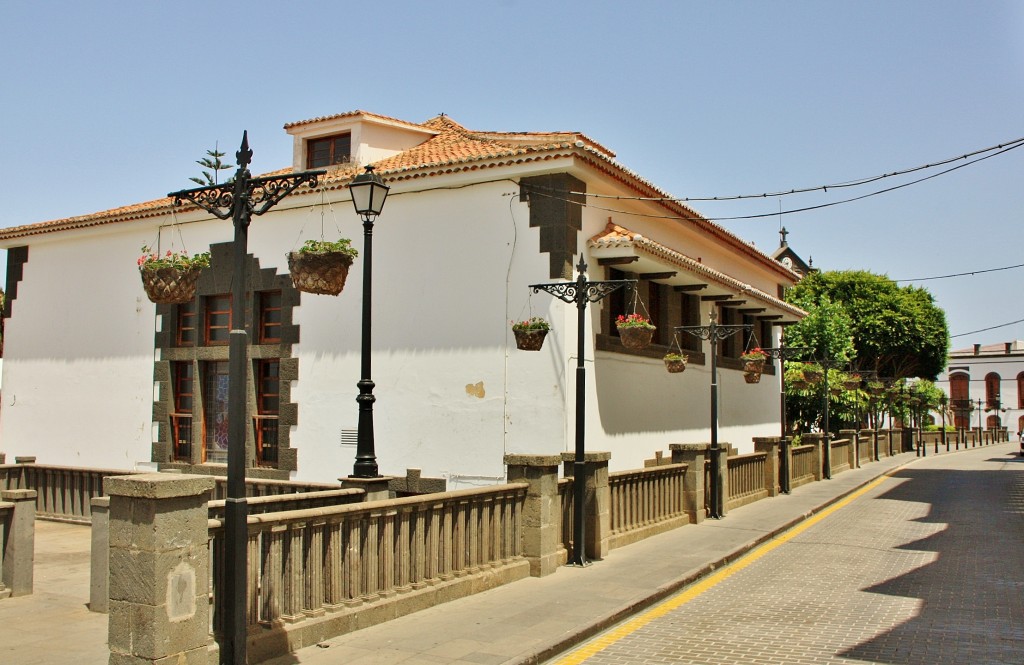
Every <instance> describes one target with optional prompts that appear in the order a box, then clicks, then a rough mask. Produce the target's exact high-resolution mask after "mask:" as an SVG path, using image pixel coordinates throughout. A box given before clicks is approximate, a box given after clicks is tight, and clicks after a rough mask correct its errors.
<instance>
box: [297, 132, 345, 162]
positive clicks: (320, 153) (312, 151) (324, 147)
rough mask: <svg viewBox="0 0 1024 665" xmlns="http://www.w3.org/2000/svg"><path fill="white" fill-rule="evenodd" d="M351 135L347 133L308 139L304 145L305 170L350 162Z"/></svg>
mask: <svg viewBox="0 0 1024 665" xmlns="http://www.w3.org/2000/svg"><path fill="white" fill-rule="evenodd" d="M351 155H352V135H351V134H350V133H348V132H346V133H344V134H337V135H335V136H327V137H324V138H320V139H310V140H309V141H308V142H307V143H306V168H308V169H316V168H323V167H325V166H335V165H336V164H345V163H347V162H350V161H352V157H351Z"/></svg>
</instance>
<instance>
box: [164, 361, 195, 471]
mask: <svg viewBox="0 0 1024 665" xmlns="http://www.w3.org/2000/svg"><path fill="white" fill-rule="evenodd" d="M192 373H193V371H192V362H191V361H185V362H172V363H171V384H172V385H171V390H172V392H173V393H174V411H173V412H172V413H171V414H170V417H171V436H172V441H173V444H174V452H173V454H174V459H175V460H176V461H186V462H187V461H190V460H191V459H192V405H193V400H192V398H193V394H192V391H193V388H192V386H193V380H192V379H193V376H192Z"/></svg>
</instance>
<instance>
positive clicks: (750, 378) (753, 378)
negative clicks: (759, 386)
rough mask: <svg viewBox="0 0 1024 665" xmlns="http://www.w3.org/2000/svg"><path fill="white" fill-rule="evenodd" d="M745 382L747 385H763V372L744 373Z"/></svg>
mask: <svg viewBox="0 0 1024 665" xmlns="http://www.w3.org/2000/svg"><path fill="white" fill-rule="evenodd" d="M743 380H744V381H746V382H747V383H761V372H750V371H744V372H743Z"/></svg>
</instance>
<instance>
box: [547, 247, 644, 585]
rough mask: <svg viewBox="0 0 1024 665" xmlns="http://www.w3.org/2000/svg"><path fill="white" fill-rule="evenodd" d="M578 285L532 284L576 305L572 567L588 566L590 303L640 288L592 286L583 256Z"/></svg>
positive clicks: (617, 283)
mask: <svg viewBox="0 0 1024 665" xmlns="http://www.w3.org/2000/svg"><path fill="white" fill-rule="evenodd" d="M576 271H577V273H578V274H577V275H576V281H575V282H554V283H551V284H531V285H530V288H531V289H533V292H534V293H537V292H538V291H545V292H547V293H550V294H551V295H553V296H555V297H556V298H558V299H559V300H561V301H563V302H567V303H574V304H575V305H576V456H575V459H574V460H573V465H572V470H573V481H572V488H573V500H572V501H573V505H572V520H573V524H572V526H573V529H572V539H573V544H572V561H570V562H569V563H570V565H573V566H586V565H587V554H586V547H587V546H586V542H585V540H584V538H585V536H586V510H585V505H584V504H585V502H586V498H587V493H586V450H587V447H586V436H585V434H586V430H585V428H586V413H587V396H586V391H585V389H586V382H587V371H586V369H585V368H584V365H583V351H584V348H583V339H584V338H583V332H584V330H585V324H586V318H585V314H586V311H587V303H592V302H599V301H601V300H603V299H604V298H605V297H607V296H608V295H610V294H611V293H612V292H614V291H617V290H619V289H621V288H623V287H626V286H631V285H635V284H636V280H635V279H613V280H606V281H597V282H592V281H589V280H588V279H587V264H586V263H585V262H584V261H583V253H582V252H581V253H580V262H579V263H578V264H577V265H576Z"/></svg>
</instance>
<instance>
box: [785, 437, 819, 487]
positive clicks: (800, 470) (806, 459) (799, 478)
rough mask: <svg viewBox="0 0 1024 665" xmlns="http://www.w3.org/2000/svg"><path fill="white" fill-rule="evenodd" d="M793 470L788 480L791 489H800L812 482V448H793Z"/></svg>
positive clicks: (813, 474)
mask: <svg viewBox="0 0 1024 665" xmlns="http://www.w3.org/2000/svg"><path fill="white" fill-rule="evenodd" d="M791 451H792V454H793V470H792V471H791V473H792V476H791V479H790V486H791V487H800V486H801V485H805V484H807V483H810V482H813V481H814V476H815V473H814V460H815V458H816V456H815V454H814V446H793V447H792V448H791Z"/></svg>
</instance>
